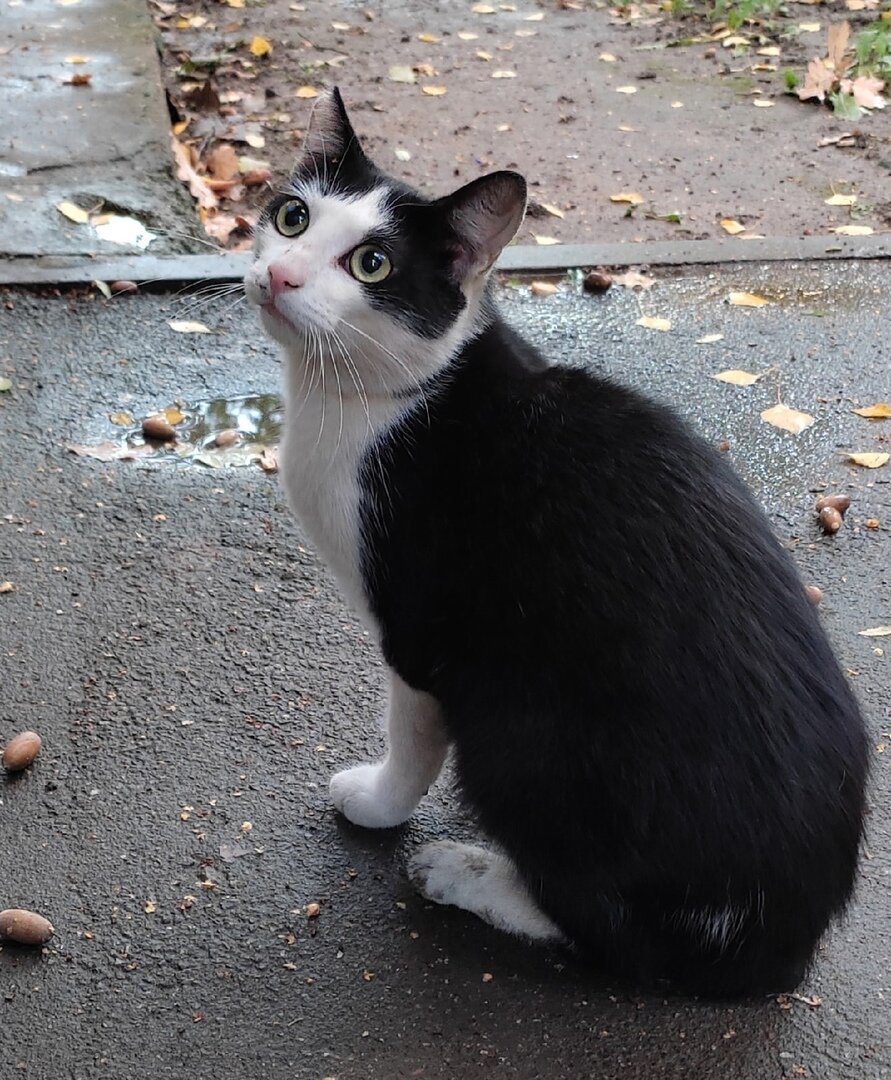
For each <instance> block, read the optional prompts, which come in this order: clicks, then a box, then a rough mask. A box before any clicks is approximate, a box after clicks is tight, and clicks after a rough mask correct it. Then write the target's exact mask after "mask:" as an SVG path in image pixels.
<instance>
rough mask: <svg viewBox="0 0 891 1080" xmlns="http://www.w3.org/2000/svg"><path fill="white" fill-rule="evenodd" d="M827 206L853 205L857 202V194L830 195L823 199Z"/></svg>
mask: <svg viewBox="0 0 891 1080" xmlns="http://www.w3.org/2000/svg"><path fill="white" fill-rule="evenodd" d="M823 202H824V203H826V205H827V206H853V205H854V204H855V203H856V202H857V196H856V195H830V196H829V198H828V199H824V200H823Z"/></svg>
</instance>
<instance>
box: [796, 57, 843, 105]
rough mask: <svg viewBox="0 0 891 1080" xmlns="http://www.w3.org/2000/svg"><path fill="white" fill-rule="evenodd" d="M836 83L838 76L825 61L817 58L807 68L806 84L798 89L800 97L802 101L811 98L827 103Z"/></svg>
mask: <svg viewBox="0 0 891 1080" xmlns="http://www.w3.org/2000/svg"><path fill="white" fill-rule="evenodd" d="M835 82H836V75H835V72H834V71H833V70H832V68H830V67H828V66H827V64H826V61H825V60H821V59H819V57H815V58H814V59H813V60H811V62H810V63H809V64H808V66H807V72H806V73H805V76H804V82H803V83H802V85H801V86H799V87H798V97H799V99H800V100H801V101H807V100H809V99H810V98H816V99H817V100H818V101H825V100H826V95H827V94H828V93H829V92H830V91H831V90H832V88H833V86H835Z"/></svg>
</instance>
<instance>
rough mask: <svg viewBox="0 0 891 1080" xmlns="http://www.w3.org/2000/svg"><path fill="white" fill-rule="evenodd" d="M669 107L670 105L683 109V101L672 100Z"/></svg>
mask: <svg viewBox="0 0 891 1080" xmlns="http://www.w3.org/2000/svg"><path fill="white" fill-rule="evenodd" d="M671 107H672V108H673V109H683V107H684V103H683V101H673V102H672V103H671Z"/></svg>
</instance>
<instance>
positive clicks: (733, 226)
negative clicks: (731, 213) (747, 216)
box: [720, 218, 746, 236]
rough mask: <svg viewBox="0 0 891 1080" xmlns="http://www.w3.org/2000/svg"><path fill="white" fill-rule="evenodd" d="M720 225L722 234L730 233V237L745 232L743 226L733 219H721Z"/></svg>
mask: <svg viewBox="0 0 891 1080" xmlns="http://www.w3.org/2000/svg"><path fill="white" fill-rule="evenodd" d="M720 225H721V228H722V229H723V230H724V232H726V233H730V235H731V236H737V235H739V233H741V232H745V231H746V227H745V225H741V224H740V223H739V222H738V221H735V220H734V219H733V218H721V221H720Z"/></svg>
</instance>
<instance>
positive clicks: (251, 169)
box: [238, 154, 269, 176]
mask: <svg viewBox="0 0 891 1080" xmlns="http://www.w3.org/2000/svg"><path fill="white" fill-rule="evenodd" d="M268 169H269V162H268V161H261V160H260V159H259V158H255V157H248V156H247V155H246V154H245V155H242V156H241V157H239V159H238V171H239V172H240V173H241V174H242V175H243V176H244V175H245V174H246V173H256V172H263V171H268Z"/></svg>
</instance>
